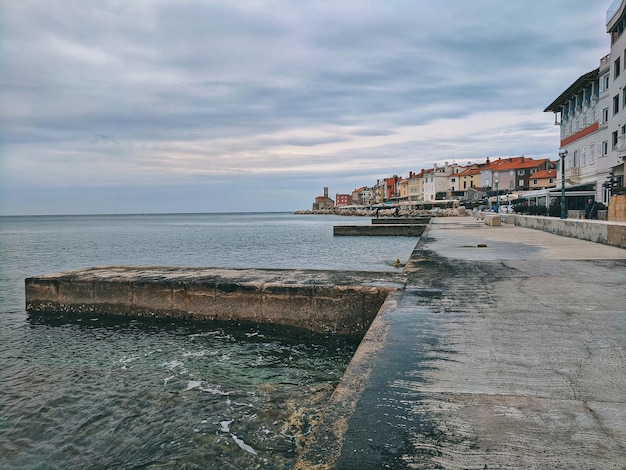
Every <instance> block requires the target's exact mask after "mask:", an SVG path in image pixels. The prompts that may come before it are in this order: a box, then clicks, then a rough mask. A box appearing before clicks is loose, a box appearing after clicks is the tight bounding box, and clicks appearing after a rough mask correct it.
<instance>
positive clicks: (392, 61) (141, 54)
mask: <svg viewBox="0 0 626 470" xmlns="http://www.w3.org/2000/svg"><path fill="white" fill-rule="evenodd" d="M610 3H611V1H610V0H528V1H525V2H521V1H520V2H518V1H505V0H471V1H468V0H441V1H437V2H434V1H420V0H385V1H380V0H329V1H326V0H319V1H317V0H267V1H263V0H223V1H219V0H132V1H129V0H93V1H92V0H45V1H42V0H2V3H1V4H0V214H4V215H10V214H77V213H151V212H224V211H291V210H296V209H307V208H310V205H311V203H312V202H313V199H314V197H315V196H317V195H319V194H320V193H321V192H322V189H323V187H324V186H329V188H330V193H331V196H333V197H334V194H335V193H347V192H351V191H352V190H353V189H354V188H356V187H359V186H363V185H373V184H374V183H375V182H376V179H378V178H382V177H385V176H389V175H393V174H400V175H403V176H406V175H407V174H408V172H409V171H419V170H420V169H421V168H429V167H432V164H433V162H444V161H450V162H452V161H456V162H458V163H466V162H468V161H477V162H479V161H484V159H485V157H487V156H489V157H500V156H518V155H522V154H523V155H526V156H530V157H536V158H545V157H552V158H556V152H557V148H558V142H559V137H558V128H557V127H555V126H554V125H553V120H554V118H553V116H552V114H551V113H544V112H543V110H544V109H545V107H546V106H547V105H548V104H550V103H551V102H552V101H553V100H554V99H555V98H556V97H557V96H558V95H559V94H560V93H561V92H562V91H563V90H565V88H567V87H568V86H569V85H570V84H571V83H572V82H573V81H574V80H575V79H576V78H578V76H580V75H582V74H584V73H586V72H588V71H590V70H592V69H594V68H595V67H597V66H598V64H599V60H600V58H601V57H602V56H604V55H605V54H607V53H608V52H609V37H608V35H607V34H606V28H605V15H606V10H607V9H608V7H609V6H610Z"/></svg>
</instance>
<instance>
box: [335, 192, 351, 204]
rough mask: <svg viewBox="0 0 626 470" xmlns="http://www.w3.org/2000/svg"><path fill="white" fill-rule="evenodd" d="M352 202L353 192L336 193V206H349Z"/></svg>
mask: <svg viewBox="0 0 626 470" xmlns="http://www.w3.org/2000/svg"><path fill="white" fill-rule="evenodd" d="M350 204H352V194H338V193H337V194H335V206H337V207H340V206H349V205H350Z"/></svg>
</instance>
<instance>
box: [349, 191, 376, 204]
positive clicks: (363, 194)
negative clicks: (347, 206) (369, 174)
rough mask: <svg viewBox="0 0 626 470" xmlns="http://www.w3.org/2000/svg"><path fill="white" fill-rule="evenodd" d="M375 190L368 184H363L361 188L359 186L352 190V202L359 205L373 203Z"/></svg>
mask: <svg viewBox="0 0 626 470" xmlns="http://www.w3.org/2000/svg"><path fill="white" fill-rule="evenodd" d="M372 194H373V191H372V189H371V188H368V187H367V186H363V187H361V188H357V189H355V190H354V191H352V204H356V205H359V206H367V205H370V204H373V202H374V201H373V198H372Z"/></svg>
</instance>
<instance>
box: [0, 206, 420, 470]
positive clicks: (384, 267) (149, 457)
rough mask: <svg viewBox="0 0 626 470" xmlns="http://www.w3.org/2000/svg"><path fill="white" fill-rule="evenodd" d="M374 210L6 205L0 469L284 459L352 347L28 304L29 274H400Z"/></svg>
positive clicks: (400, 244) (408, 246)
mask: <svg viewBox="0 0 626 470" xmlns="http://www.w3.org/2000/svg"><path fill="white" fill-rule="evenodd" d="M342 223H349V224H357V223H369V219H366V218H341V217H333V216H314V215H307V216H298V215H292V214H275V213H269V214H186V215H180V214H177V215H173V214H172V215H119V216H110V215H107V216H54V217H44V216H41V217H0V263H1V265H0V468H17V469H19V468H40V469H53V468H59V469H69V468H81V469H82V468H150V469H161V468H189V469H191V468H219V469H229V468H233V469H234V468H246V469H247V468H290V467H291V466H292V465H293V463H294V462H295V457H296V453H297V449H298V446H300V445H302V437H303V435H306V433H307V432H308V431H309V430H310V428H311V425H312V424H313V423H314V422H315V419H316V418H317V416H319V412H320V409H321V407H322V406H323V405H324V403H325V402H326V401H327V399H328V398H329V396H330V393H332V390H333V388H334V386H335V385H336V384H337V382H338V380H339V378H340V377H341V375H342V373H343V371H344V369H345V367H346V366H347V364H348V362H349V361H350V358H351V357H352V355H353V353H354V351H355V349H356V346H357V345H356V344H354V343H346V342H345V341H339V340H336V339H332V338H321V339H318V340H313V341H303V340H301V339H298V340H296V339H286V338H282V337H278V336H276V335H273V334H271V333H268V332H265V331H262V330H256V329H251V328H224V327H216V326H214V325H205V324H201V325H200V324H192V323H184V322H175V323H171V322H157V323H155V322H149V321H137V320H134V321H133V320H128V321H124V320H120V319H114V320H112V319H108V318H100V317H97V316H94V317H89V318H82V319H78V318H63V317H59V318H46V319H42V318H41V317H30V316H29V315H28V314H27V313H26V312H25V311H24V278H25V277H28V276H33V275H38V274H45V273H51V272H57V271H62V270H67V269H75V268H84V267H90V266H100V265H113V264H122V265H137V266H141V265H152V266H154V265H163V266H209V267H259V268H320V269H349V270H372V271H394V270H395V268H394V267H393V261H394V260H395V259H398V258H399V259H400V260H402V261H406V260H407V258H408V257H409V255H410V253H411V251H412V250H413V248H414V247H415V244H416V239H414V238H395V237H392V238H379V237H371V238H370V237H363V238H361V237H358V238H353V237H333V235H332V226H333V225H336V224H342Z"/></svg>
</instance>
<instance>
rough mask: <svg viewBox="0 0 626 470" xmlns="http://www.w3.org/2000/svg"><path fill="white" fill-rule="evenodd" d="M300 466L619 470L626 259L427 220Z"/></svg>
mask: <svg viewBox="0 0 626 470" xmlns="http://www.w3.org/2000/svg"><path fill="white" fill-rule="evenodd" d="M405 273H406V275H407V277H408V282H407V285H406V288H405V289H404V290H400V291H396V292H394V293H392V294H390V296H389V297H388V299H387V301H386V302H385V304H384V305H383V307H382V309H381V311H380V312H379V314H378V316H377V317H376V319H375V320H374V323H373V324H372V326H371V328H370V329H369V331H368V333H367V334H366V336H365V338H364V339H363V341H362V343H361V345H360V347H359V349H358V351H357V353H356V355H355V357H354V358H353V360H352V362H351V363H350V365H349V367H348V369H347V371H346V373H345V374H344V376H343V378H342V380H341V383H340V384H339V386H338V387H337V389H336V391H335V393H334V394H333V397H332V399H331V401H330V403H329V405H328V409H327V411H326V414H325V415H324V417H323V418H322V420H321V422H320V423H319V424H318V427H317V430H316V432H315V435H314V436H313V438H312V441H311V443H310V445H309V446H308V448H307V450H306V451H305V452H304V454H303V456H302V458H301V459H300V462H299V464H298V466H297V467H298V468H319V469H322V468H337V469H357V468H358V469H369V468H371V469H379V468H392V469H393V468H396V469H400V468H414V469H433V468H445V469H470V468H471V469H485V468H489V469H491V468H498V469H504V468H508V469H518V468H542V469H543V468H551V469H560V468H562V469H592V468H597V469H600V468H602V469H624V468H626V393H625V390H626V250H624V249H620V248H617V247H612V246H607V245H601V244H597V243H593V242H588V241H583V240H578V239H574V238H567V237H562V236H558V235H553V234H550V233H546V232H542V231H538V230H533V229H528V228H522V227H517V226H514V225H508V224H503V225H502V226H498V227H491V226H487V225H485V224H484V222H483V221H482V220H476V219H475V218H473V217H450V218H434V219H433V220H432V223H431V225H430V226H429V228H428V229H427V231H426V232H425V233H424V235H423V237H422V240H421V241H420V242H419V243H418V245H417V247H416V249H415V251H414V253H413V255H412V257H411V259H410V261H409V263H408V264H407V266H406V268H405Z"/></svg>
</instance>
